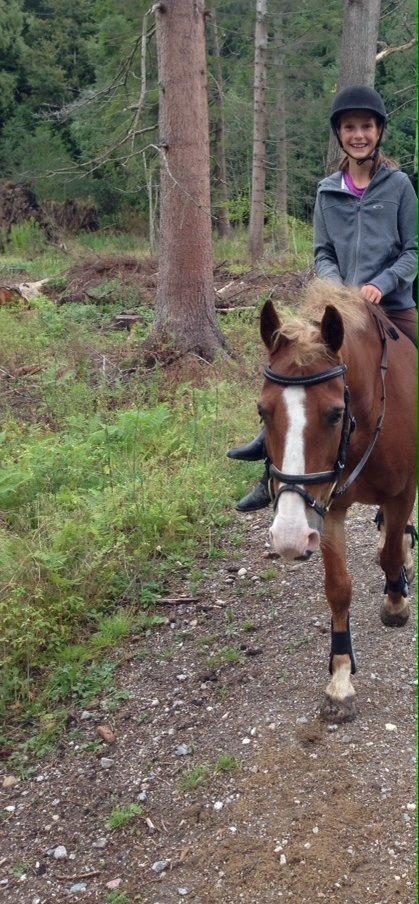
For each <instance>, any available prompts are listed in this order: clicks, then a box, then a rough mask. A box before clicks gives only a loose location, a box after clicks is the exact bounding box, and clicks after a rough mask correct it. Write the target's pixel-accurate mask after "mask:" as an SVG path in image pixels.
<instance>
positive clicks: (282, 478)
mask: <svg viewBox="0 0 419 904" xmlns="http://www.w3.org/2000/svg"><path fill="white" fill-rule="evenodd" d="M374 320H375V322H376V324H377V326H378V330H379V333H380V338H381V341H382V349H383V351H382V357H381V364H380V369H381V383H382V396H381V403H382V407H381V412H380V415H379V417H378V420H377V423H376V426H375V430H374V433H373V435H372V438H371V440H370V442H369V444H368V447H367V449H366V450H365V452H364V454H363V456H362V458H361V460H360V461H359V462H358V464H357V465H356V467H355V468H354V470H353V471H352V472H351V474H350V476H349V477H348V479H347V480H346V481H345V483H344V484H342V485H341V486H340V487H338V483H339V481H340V479H341V477H342V474H343V471H344V470H345V466H346V459H347V456H348V448H349V441H350V438H351V434H352V433H353V431H354V430H355V427H356V422H355V418H354V417H353V415H352V413H351V407H350V404H351V396H350V392H349V388H348V386H347V383H346V374H347V367H346V364H339V365H338V366H337V367H332V368H330V370H325V371H323V372H322V373H319V374H311V375H310V374H309V375H308V376H306V377H298V376H295V377H287V376H285V375H283V374H276V373H274V371H273V370H271V369H270V368H269V367H267V368H266V369H265V370H264V375H265V377H266V379H267V380H269V381H270V382H271V383H276V384H277V385H278V386H317V385H318V384H319V383H326V382H327V381H328V380H334V379H335V378H337V377H342V379H343V382H344V389H343V399H344V405H345V408H344V412H343V423H342V431H341V436H340V443H339V449H338V455H337V459H336V462H335V465H334V467H333V469H332V470H331V471H318V472H316V473H312V474H284V472H283V471H279V470H278V468H277V467H276V466H275V465H274V464H271V466H270V468H269V474H270V482H269V491H270V494H271V499H272V502H273V506H274V511H275V510H276V507H277V505H278V500H279V497H280V496H281V495H282V493H298V495H299V496H301V497H302V499H304V502H305V503H306V505H308V506H309V507H310V508H312V509H314V511H315V512H317V514H318V515H320V517H321V518H324V517H325V515H326V513H327V512H328V511H329V509H330V506H331V505H332V502H333V501H334V500H335V499H337V498H339V497H340V496H342V495H343V494H344V493H346V492H347V490H348V489H349V487H350V486H352V484H353V483H354V481H355V480H356V478H357V477H358V476H359V474H360V473H361V471H362V470H363V468H364V467H365V465H366V463H367V461H368V459H369V457H370V455H371V452H372V450H373V448H374V446H375V444H376V442H377V439H378V436H379V434H380V431H381V428H382V425H383V420H384V414H385V405H386V390H385V376H386V371H387V357H388V349H387V337H386V334H385V328H384V326H383V324H382V323H381V321H380V320H379V318H378V317H375V316H374ZM273 478H275V480H279V482H280V483H282V484H283V486H281V487H279V490H278V491H277V493H276V494H275V493H274V492H273V486H272V483H273ZM321 483H331V484H332V487H331V489H330V492H329V495H328V497H327V499H326V501H325V502H323V503H321V502H317V500H316V499H314V497H313V496H312V495H311V493H309V492H308V491H307V490H306V489H305V488H304V487H303V486H301V484H305V486H307V485H308V486H313V485H314V484H321Z"/></svg>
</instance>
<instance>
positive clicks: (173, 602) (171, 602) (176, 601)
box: [156, 596, 200, 606]
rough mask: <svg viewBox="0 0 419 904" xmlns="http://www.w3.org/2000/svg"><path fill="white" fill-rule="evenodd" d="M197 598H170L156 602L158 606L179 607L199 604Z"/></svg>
mask: <svg viewBox="0 0 419 904" xmlns="http://www.w3.org/2000/svg"><path fill="white" fill-rule="evenodd" d="M199 602H200V600H199V598H198V597H197V596H170V597H166V599H159V600H156V603H157V605H158V606H181V605H182V604H183V605H185V604H192V603H199Z"/></svg>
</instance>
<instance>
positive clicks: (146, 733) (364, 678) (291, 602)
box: [0, 506, 416, 904]
mask: <svg viewBox="0 0 419 904" xmlns="http://www.w3.org/2000/svg"><path fill="white" fill-rule="evenodd" d="M371 517H372V511H371V510H370V509H367V508H361V507H358V506H355V507H354V508H353V509H352V514H351V520H350V529H349V561H350V568H351V572H352V574H353V576H354V605H353V638H354V646H355V650H356V653H357V658H358V670H359V671H358V675H357V676H356V678H355V685H356V690H357V700H358V710H359V714H358V718H357V721H356V722H353V723H351V724H348V725H339V726H325V725H323V724H322V723H320V722H319V721H318V719H317V717H316V707H317V704H318V702H319V700H320V697H321V693H322V691H323V690H324V688H325V685H326V682H327V662H328V649H329V636H328V632H329V612H328V609H327V606H326V604H325V601H324V594H323V586H322V566H321V562H320V559H319V558H313V559H312V560H311V561H310V562H308V563H306V564H304V565H295V566H293V567H291V568H289V567H288V568H287V567H285V566H284V565H282V564H280V563H278V562H277V561H271V560H267V559H264V558H263V557H262V554H263V552H264V550H265V540H266V530H267V525H268V523H269V513H266V512H263V513H260V514H257V515H256V516H252V517H248V516H247V517H243V516H241V517H240V516H237V520H238V522H239V527H240V529H243V532H244V535H245V536H244V541H243V544H242V545H241V546H240V547H237V546H235V545H234V544H232V545H231V546H229V532H228V531H227V533H226V537H225V543H226V547H227V548H228V556H227V558H225V559H219V560H215V561H214V560H213V561H212V562H210V563H208V560H206V561H204V562H203V564H202V567H203V568H205V570H206V572H207V576H206V578H205V580H204V582H203V583H202V584H201V586H200V587H199V591H198V593H197V595H198V596H199V599H200V600H201V604H200V605H198V606H197V605H196V604H191V605H188V606H179V605H177V606H174V605H173V606H172V607H171V608H168V609H167V610H166V611H167V614H168V617H169V622H168V624H167V626H165V627H162V628H161V629H159V631H158V632H157V633H152V634H150V635H149V637H148V638H146V641H145V646H144V645H143V641H141V647H139V645H138V642H136V641H132V642H131V644H130V645H129V646H128V647H127V649H126V654H127V657H128V658H127V662H126V664H125V665H124V667H123V668H122V670H121V671H120V672H119V673H118V674H119V678H118V684H119V687H120V688H121V689H122V690H123V691H125V692H127V693H128V694H129V697H128V698H127V699H126V700H125V701H124V702H123V703H122V704H121V706H120V709H119V711H118V712H117V713H109V712H106V711H104V710H103V708H101V706H100V705H99V704H98V703H96V709H91V711H90V713H89V716H90V717H89V718H87V717H86V713H84V714H83V718H81V716H82V713H81V711H77V712H76V713H75V719H74V723H73V725H72V726H71V732H69V734H68V736H67V737H65V738H64V739H63V742H62V745H61V749H60V750H59V751H58V753H57V754H56V755H55V756H54V757H50V758H49V759H47V760H46V761H43V762H42V764H41V765H40V767H39V769H38V771H37V774H36V775H35V776H34V777H33V778H32V779H31V780H29V781H26V782H21V783H20V784H19V785H17V786H16V787H15V788H13V789H12V790H11V791H8V792H3V794H2V797H3V799H4V802H3V807H6V806H12V807H13V806H14V807H15V810H14V811H13V812H10V811H4V812H5V816H6V820H5V822H4V823H3V838H2V841H1V855H0V865H1V869H0V873H1V875H0V879H1V880H2V881H3V882H5V880H6V879H7V880H8V882H7V884H3V885H0V896H1V894H3V895H4V896H5V897H4V900H7V901H8V902H16V904H17V902H19V904H20V902H21V904H23V902H25V904H31V902H36V904H49V902H52V901H59V902H65V901H67V900H74V901H89V902H91V901H95V902H101V904H107V902H108V901H109V902H112V901H113V902H115V904H127V902H134V901H139V902H142V904H174V902H176V904H178V902H180V901H183V900H187V901H191V902H192V901H193V902H196V904H241V902H245V904H268V902H276V904H278V902H281V901H286V900H288V899H289V898H292V899H293V900H295V901H296V902H297V904H305V902H313V901H322V900H324V901H325V902H327V904H329V902H339V904H390V902H391V904H394V902H399V904H414V902H415V900H416V893H415V873H414V869H415V811H414V800H415V756H414V755H415V731H414V728H415V725H414V713H415V690H416V687H415V665H414V664H415V637H414V624H413V617H412V619H411V621H410V622H409V623H408V625H407V626H406V627H405V628H401V629H398V630H391V629H388V628H385V627H383V626H382V625H381V622H380V619H379V606H380V602H381V598H382V586H383V579H382V576H381V572H380V570H379V568H378V567H377V566H376V565H375V564H374V563H373V559H374V552H375V547H376V542H377V536H376V533H375V530H374V528H373V525H372V523H371ZM231 533H232V534H233V531H232V532H231ZM232 539H233V540H234V537H232ZM240 567H244V568H246V569H247V573H246V575H244V576H242V577H239V576H238V574H237V569H238V568H240ZM273 569H274V570H275V571H276V572H277V578H276V579H275V580H273V579H272V574H273ZM174 588H175V585H174ZM174 588H173V589H174ZM176 589H177V591H178V592H179V591H180V592H182V593H187V592H188V584H187V581H186V579H185V582H184V583H183V585H182V586H180V587H179V585H178V586H177V588H176ZM220 651H221V652H220ZM232 659H233V660H234V659H239V661H230V660H232ZM104 722H106V723H107V724H108V725H110V726H111V727H112V728H113V729H114V731H115V733H116V735H117V740H116V743H115V744H113V745H109V746H106V745H105V744H103V745H102V747H101V749H100V750H99V749H97V748H98V745H97V744H94V745H93V748H91V749H86V746H85V745H86V743H87V742H94V741H97V726H98V725H99V724H101V723H102V724H103V723H104ZM389 726H390V727H389ZM75 731H76V734H75V733H74V732H75ZM227 756H228V757H230V759H228V760H227V759H226V757H227ZM104 757H105V758H107V760H108V762H106V760H105V763H104V762H103V758H104ZM221 757H224V759H222V760H221V759H220V758H221ZM231 757H235V758H236V761H237V767H236V768H235V769H234V768H233V767H234V761H233V760H232V759H231ZM217 763H218V769H217V768H216V764H217ZM198 766H200V767H203V769H202V770H201V773H200V776H201V778H202V779H203V783H202V784H201V785H200V786H199V787H197V788H195V789H194V790H189V791H185V790H182V778H184V775H185V773H186V772H188V771H190V770H192V769H194V768H195V767H198ZM223 769H224V770H225V771H223ZM192 777H195V779H197V777H198V773H196V772H195V773H194V774H193V776H192ZM189 782H191V778H190V779H189ZM135 802H136V803H139V804H140V805H141V806H142V807H143V808H144V815H145V817H148V819H149V820H151V823H152V825H151V824H150V823H149V825H148V826H147V823H146V821H145V819H144V818H142V817H140V816H137V818H136V819H135V820H134V821H133V822H132V823H131V824H128V825H126V826H125V827H124V828H121V829H119V830H114V831H110V830H109V829H108V828H107V827H106V820H107V818H108V817H109V814H110V813H111V811H112V810H113V809H114V808H115V807H117V806H119V807H127V806H129V805H130V804H131V803H135ZM152 826H154V829H153V828H152ZM99 839H103V840H102V841H100V840H99ZM58 845H64V846H65V848H66V850H67V854H68V857H69V859H67V860H61V861H60V860H55V859H54V856H53V853H52V852H53V851H54V850H55V849H56V848H57V846H58ZM101 845H103V847H101ZM164 860H168V861H169V863H168V864H167V866H166V869H164V871H163V872H162V873H161V874H160V875H158V874H156V872H154V871H153V869H152V865H153V864H155V863H156V862H157V861H164ZM20 866H21V867H22V868H23V867H24V868H25V871H24V873H23V875H24V876H25V878H19V877H18V872H19V870H18V868H19V867H20ZM96 871H97V873H98V874H97V875H95V876H92V877H91V878H84V877H83V874H85V873H89V872H96ZM20 872H22V870H20ZM117 879H120V880H121V882H120V883H119V892H120V896H119V898H118V896H117V894H116V892H115V891H113V893H111V892H110V890H108V889H107V887H106V885H107V883H108V882H110V881H112V880H117ZM80 883H81V884H82V888H81V889H80V891H79V892H77V891H76V889H73V891H72V892H71V893H70V890H71V888H72V886H74V885H75V886H76V888H77V885H78V884H80ZM116 884H118V883H116ZM122 893H124V894H125V895H126V897H124V896H123V894H122Z"/></svg>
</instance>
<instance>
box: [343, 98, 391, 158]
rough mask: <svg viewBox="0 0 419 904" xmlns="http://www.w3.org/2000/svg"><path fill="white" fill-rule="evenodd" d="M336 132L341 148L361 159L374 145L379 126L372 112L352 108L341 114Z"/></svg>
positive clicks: (378, 135)
mask: <svg viewBox="0 0 419 904" xmlns="http://www.w3.org/2000/svg"><path fill="white" fill-rule="evenodd" d="M338 132H339V138H340V140H341V142H342V146H343V150H344V151H346V153H349V154H350V155H352V156H353V157H355V158H357V157H359V158H360V159H362V158H363V157H367V156H369V154H371V153H372V152H373V150H374V148H375V147H376V144H377V141H378V139H379V137H380V133H381V127H380V126H379V125H378V124H377V120H376V119H375V117H374V116H372V114H370V113H363V112H361V111H357V110H354V111H349V112H348V113H343V114H342V116H341V120H340V125H339V129H338Z"/></svg>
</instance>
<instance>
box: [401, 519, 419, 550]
mask: <svg viewBox="0 0 419 904" xmlns="http://www.w3.org/2000/svg"><path fill="white" fill-rule="evenodd" d="M404 532H405V534H408V535H409V537H411V541H410V542H411V547H412V549H414V548H415V546H416V543H417V542H418V539H419V538H418V532H417V530H416V527H415V525H414V524H406V527H405V529H404Z"/></svg>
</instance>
